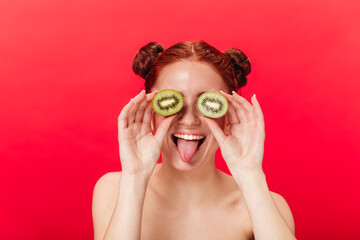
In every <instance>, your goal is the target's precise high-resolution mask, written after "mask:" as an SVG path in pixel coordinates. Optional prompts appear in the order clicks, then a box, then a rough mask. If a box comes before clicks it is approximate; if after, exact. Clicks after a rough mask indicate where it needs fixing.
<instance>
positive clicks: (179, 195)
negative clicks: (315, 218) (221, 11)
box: [93, 41, 295, 240]
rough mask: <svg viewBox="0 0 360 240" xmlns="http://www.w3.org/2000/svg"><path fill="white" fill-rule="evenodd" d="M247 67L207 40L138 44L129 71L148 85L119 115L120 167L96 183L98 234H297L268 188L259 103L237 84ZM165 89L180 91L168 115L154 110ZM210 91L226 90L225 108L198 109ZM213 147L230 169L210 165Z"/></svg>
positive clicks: (175, 236)
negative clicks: (216, 111)
mask: <svg viewBox="0 0 360 240" xmlns="http://www.w3.org/2000/svg"><path fill="white" fill-rule="evenodd" d="M250 69H251V68H250V62H249V60H248V58H247V57H246V56H245V54H243V53H242V52H241V51H239V50H237V49H233V48H232V49H229V50H227V51H225V52H224V53H221V52H220V51H218V50H217V49H215V48H214V47H212V46H210V45H208V44H207V43H205V42H204V41H195V42H181V43H178V44H175V45H174V46H172V47H170V48H168V49H166V50H165V49H164V48H163V47H162V46H161V45H160V44H159V43H154V42H151V43H149V44H147V45H146V46H144V47H143V48H142V49H141V50H140V51H139V52H138V53H137V55H136V57H135V59H134V62H133V70H134V72H135V73H137V74H139V75H140V76H141V77H143V78H144V79H145V90H146V93H145V91H141V92H140V93H139V94H138V95H137V96H135V97H134V98H133V99H131V100H130V102H129V103H128V104H127V105H126V106H125V107H124V108H123V110H122V111H121V113H120V115H119V118H118V133H119V135H118V139H119V150H120V160H121V166H122V172H111V173H108V174H105V175H104V176H102V177H101V178H100V179H99V180H98V182H97V183H96V186H95V188H94V193H93V223H94V235H95V239H126V240H131V239H196V240H199V239H254V238H255V239H257V240H258V239H276V240H278V239H286V240H289V239H295V236H294V232H295V229H294V220H293V217H292V214H291V211H290V209H289V206H288V204H287V203H286V201H285V199H284V198H283V197H281V196H280V195H279V194H276V193H273V192H271V191H269V189H268V186H267V183H266V178H265V175H264V172H263V170H262V160H263V153H264V140H265V129H264V118H263V115H262V111H261V108H260V105H259V103H258V101H257V99H256V97H255V95H254V96H253V97H252V98H251V102H252V104H250V103H249V102H248V101H247V100H246V99H245V98H243V97H241V96H240V95H238V94H237V93H236V91H237V90H238V89H239V88H240V87H242V86H244V85H245V84H246V75H247V74H248V73H249V72H250ZM163 89H175V90H177V91H178V92H180V93H181V94H182V95H183V98H184V106H183V108H182V109H181V111H180V112H178V113H177V114H175V115H173V116H169V117H163V116H160V115H158V114H155V113H154V111H153V109H152V105H151V100H152V98H153V97H154V95H155V94H156V93H157V92H158V91H160V90H163ZM208 91H219V92H220V93H221V94H222V95H224V96H225V97H226V98H227V100H228V102H229V109H228V112H227V114H226V115H225V116H224V117H221V118H218V119H216V120H214V119H210V118H207V117H204V116H203V115H202V114H201V113H200V112H199V111H198V109H197V107H196V101H197V99H198V97H199V95H200V94H202V93H203V92H208ZM174 134H176V136H177V137H175V135H174ZM186 135H188V136H194V138H196V139H199V138H203V140H202V143H201V144H199V143H200V142H199V140H195V139H194V140H185V138H187V136H186ZM195 144H197V146H198V147H194V145H195ZM180 145H181V147H180ZM199 145H200V146H199ZM219 147H220V149H221V153H222V156H223V158H224V160H225V162H226V164H227V166H228V168H229V170H230V172H231V174H232V176H230V175H228V174H225V173H223V172H221V171H220V170H218V169H216V167H215V162H214V160H215V152H216V150H217V149H218V148H219ZM160 153H161V155H162V163H161V164H157V161H158V159H159V157H160Z"/></svg>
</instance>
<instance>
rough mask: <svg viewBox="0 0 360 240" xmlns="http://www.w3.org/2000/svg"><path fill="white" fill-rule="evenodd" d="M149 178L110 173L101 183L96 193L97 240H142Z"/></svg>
mask: <svg viewBox="0 0 360 240" xmlns="http://www.w3.org/2000/svg"><path fill="white" fill-rule="evenodd" d="M148 179H149V177H148V176H146V175H143V174H139V175H134V174H127V173H121V176H119V175H115V173H108V174H105V175H104V176H103V177H101V178H100V179H99V180H98V182H97V183H96V185H95V188H94V194H93V224H94V239H95V240H100V239H140V233H141V219H142V210H143V205H144V199H145V192H146V187H147V183H148ZM124 229H126V231H124Z"/></svg>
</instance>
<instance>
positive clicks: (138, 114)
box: [135, 92, 156, 122]
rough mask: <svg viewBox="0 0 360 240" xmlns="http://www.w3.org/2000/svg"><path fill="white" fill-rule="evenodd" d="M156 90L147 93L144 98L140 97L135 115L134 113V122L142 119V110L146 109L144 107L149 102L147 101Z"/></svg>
mask: <svg viewBox="0 0 360 240" xmlns="http://www.w3.org/2000/svg"><path fill="white" fill-rule="evenodd" d="M155 93H156V92H152V93H148V94H146V95H145V96H144V98H142V99H141V100H139V101H141V103H140V104H139V108H138V110H137V111H136V115H135V122H140V121H141V120H142V119H143V116H144V111H145V109H146V107H147V106H148V104H149V101H151V100H152V98H153V97H154V95H155Z"/></svg>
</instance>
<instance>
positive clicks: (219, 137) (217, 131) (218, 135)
mask: <svg viewBox="0 0 360 240" xmlns="http://www.w3.org/2000/svg"><path fill="white" fill-rule="evenodd" d="M202 119H204V121H205V122H206V123H207V125H208V126H209V128H210V130H211V132H212V134H213V135H214V137H215V139H216V141H217V142H218V144H219V146H220V147H221V146H222V145H223V143H224V141H225V138H226V135H225V134H224V132H223V130H222V129H221V128H220V126H219V125H218V124H217V123H216V122H215V121H214V120H212V119H210V118H207V117H205V116H204V117H202Z"/></svg>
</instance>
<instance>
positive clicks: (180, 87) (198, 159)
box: [151, 61, 228, 170]
mask: <svg viewBox="0 0 360 240" xmlns="http://www.w3.org/2000/svg"><path fill="white" fill-rule="evenodd" d="M163 89H175V90H177V91H178V92H180V93H181V94H182V95H183V98H184V106H183V108H182V109H181V110H180V112H179V113H177V115H176V117H175V119H174V120H173V121H172V124H171V126H170V128H169V131H168V133H167V135H166V137H165V139H164V142H163V145H162V149H161V152H162V158H163V161H170V162H171V164H172V165H173V166H174V167H176V168H178V169H183V170H185V169H191V168H194V167H196V166H198V165H201V164H204V163H205V162H208V161H211V160H213V159H214V155H215V152H216V150H217V149H218V144H217V142H216V140H215V138H214V136H213V135H212V133H211V131H210V129H209V128H208V126H207V124H206V122H205V121H204V120H203V119H202V118H201V117H202V115H201V113H200V112H199V110H198V109H197V107H196V102H197V100H198V98H199V96H200V95H201V94H202V93H204V92H208V91H219V90H223V91H224V92H228V89H227V87H226V85H225V82H224V80H223V79H222V77H221V76H220V75H219V74H218V73H217V72H216V71H215V69H214V68H213V67H212V66H211V65H210V64H208V63H205V62H196V61H191V62H190V61H179V62H175V63H172V64H170V65H167V66H165V67H164V68H163V69H162V70H161V71H160V73H159V76H158V78H157V80H156V83H155V85H154V86H153V87H152V89H151V91H154V90H159V91H160V90H163ZM225 118H226V117H225V116H224V117H221V118H218V119H216V120H215V121H216V122H217V123H218V124H219V126H220V127H221V128H222V129H224V127H225V121H226V120H225ZM163 119H164V117H163V116H160V115H158V114H154V115H153V119H152V120H153V122H152V124H153V127H154V130H155V131H156V130H157V128H158V126H159V124H160V122H161V121H162V120H163Z"/></svg>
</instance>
